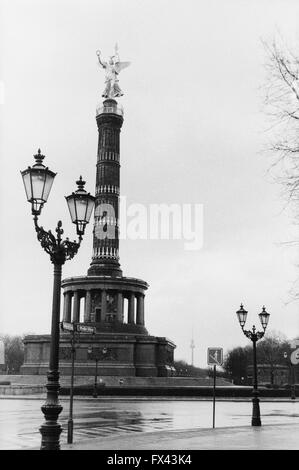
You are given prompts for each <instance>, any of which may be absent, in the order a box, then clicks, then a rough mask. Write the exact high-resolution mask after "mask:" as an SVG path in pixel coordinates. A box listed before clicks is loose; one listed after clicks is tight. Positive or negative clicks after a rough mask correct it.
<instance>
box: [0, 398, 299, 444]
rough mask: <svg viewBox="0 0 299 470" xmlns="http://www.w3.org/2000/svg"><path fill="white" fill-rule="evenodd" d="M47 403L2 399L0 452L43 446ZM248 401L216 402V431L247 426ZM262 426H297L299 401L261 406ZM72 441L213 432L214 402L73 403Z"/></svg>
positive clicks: (63, 421) (64, 416) (65, 402)
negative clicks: (43, 407)
mask: <svg viewBox="0 0 299 470" xmlns="http://www.w3.org/2000/svg"><path fill="white" fill-rule="evenodd" d="M43 401H44V400H28V399H27V400H25V399H22V398H20V399H9V398H6V399H1V400H0V448H1V449H22V448H28V447H34V446H35V447H37V448H38V447H39V445H40V434H39V427H40V425H41V424H42V422H43V415H42V413H41V410H40V407H41V405H42V404H43ZM62 405H63V411H62V413H61V415H60V420H59V421H60V424H61V425H62V427H63V432H62V435H61V442H64V443H65V442H66V437H67V421H68V406H69V403H68V400H62ZM251 411H252V404H251V403H250V402H228V401H225V402H224V401H222V402H221V401H218V402H216V427H227V426H249V425H250V421H251ZM261 414H262V423H263V424H275V423H279V424H283V423H294V424H295V423H297V424H298V423H299V405H298V402H281V403H277V402H276V403H275V402H261ZM73 418H74V442H78V441H79V440H80V441H82V440H84V439H90V438H95V437H101V436H113V435H115V436H116V435H118V436H119V435H122V434H129V433H132V434H134V433H146V432H155V431H163V430H165V431H167V430H179V429H187V428H188V429H192V428H193V429H194V428H211V427H212V402H211V401H195V400H194V401H184V400H179V401H178V400H174V401H172V400H167V401H156V400H155V401H147V400H146V401H138V400H136V401H133V400H130V401H124V400H120V401H117V400H113V401H109V399H105V401H104V400H103V399H98V400H95V401H92V400H75V401H74V416H73Z"/></svg>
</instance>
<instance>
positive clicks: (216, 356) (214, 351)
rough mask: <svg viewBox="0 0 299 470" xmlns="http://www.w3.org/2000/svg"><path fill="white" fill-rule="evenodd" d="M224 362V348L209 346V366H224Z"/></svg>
mask: <svg viewBox="0 0 299 470" xmlns="http://www.w3.org/2000/svg"><path fill="white" fill-rule="evenodd" d="M222 364H223V349H222V348H208V365H209V366H213V365H215V366H222Z"/></svg>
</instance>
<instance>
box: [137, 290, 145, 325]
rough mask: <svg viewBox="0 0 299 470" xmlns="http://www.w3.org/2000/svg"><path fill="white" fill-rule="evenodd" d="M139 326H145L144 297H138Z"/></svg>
mask: <svg viewBox="0 0 299 470" xmlns="http://www.w3.org/2000/svg"><path fill="white" fill-rule="evenodd" d="M136 323H137V325H144V295H138V296H137V315H136Z"/></svg>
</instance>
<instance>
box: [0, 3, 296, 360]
mask: <svg viewBox="0 0 299 470" xmlns="http://www.w3.org/2000/svg"><path fill="white" fill-rule="evenodd" d="M0 5H1V25H0V31H1V38H0V39H1V46H0V47H1V63H0V65H1V76H0V79H1V80H2V84H4V87H3V85H2V86H1V89H2V90H3V88H4V103H2V105H1V174H0V178H1V189H0V190H1V196H0V209H1V221H2V230H1V244H0V249H1V253H0V254H1V267H2V269H1V307H0V308H1V310H0V315H1V317H0V333H10V334H22V333H25V332H35V333H47V332H49V331H50V320H51V301H52V265H51V263H50V260H49V258H48V255H46V253H44V252H43V250H42V249H41V247H40V246H39V243H38V242H37V240H36V237H35V231H34V226H33V222H32V217H31V214H30V206H29V204H28V203H27V202H26V198H25V192H24V188H23V183H22V180H21V176H20V173H19V171H20V170H23V169H25V168H26V167H27V166H28V165H31V164H32V163H33V158H32V155H33V154H34V153H36V151H37V149H38V147H40V148H41V149H42V152H43V153H44V154H45V155H46V156H47V158H46V161H45V162H46V164H47V165H48V166H49V167H50V169H52V170H53V171H56V172H57V173H58V174H57V177H56V179H55V182H54V185H53V188H52V193H51V194H50V197H49V201H48V204H47V205H46V206H45V208H44V210H43V213H42V216H41V224H42V225H43V226H44V227H45V228H51V229H54V228H55V224H56V222H57V220H59V219H61V220H62V222H63V226H64V228H65V233H66V235H69V236H70V238H72V239H73V238H74V236H75V226H74V225H72V224H71V222H70V218H69V214H68V209H67V206H66V203H65V200H64V196H65V195H67V194H69V193H70V192H71V191H73V190H74V187H75V181H76V179H77V178H78V176H79V175H80V174H82V176H83V177H84V179H86V181H87V185H86V186H87V189H88V190H89V191H91V192H94V185H95V165H96V153H97V127H96V121H95V109H96V106H97V105H98V104H99V103H100V101H101V93H102V90H103V88H104V74H103V71H102V70H101V69H100V68H99V66H98V64H97V57H96V53H95V51H96V50H97V49H101V51H102V53H103V55H104V57H108V56H109V55H112V53H113V49H114V44H115V42H118V45H119V52H120V57H121V60H129V61H131V65H130V67H129V68H127V69H126V70H124V71H123V72H122V73H121V76H120V86H121V88H122V89H123V91H124V93H125V96H124V97H123V98H122V99H121V100H120V101H121V103H122V104H123V106H124V109H125V120H124V125H123V128H122V132H121V165H122V167H121V193H122V195H124V196H126V197H127V202H128V203H136V202H137V203H142V204H146V205H148V204H150V203H167V204H170V203H178V204H182V203H192V204H195V203H198V204H202V205H203V208H204V244H203V248H202V249H201V250H198V251H186V250H185V249H184V244H183V241H179V240H178V241H172V240H169V241H167V240H155V241H148V240H137V241H134V242H133V241H130V240H123V241H121V244H120V256H121V265H122V269H123V273H124V275H126V276H132V277H139V278H141V279H144V280H146V281H147V282H148V283H149V284H150V288H149V290H148V292H147V295H146V304H145V311H146V326H147V328H148V330H149V332H150V333H151V334H153V335H158V336H166V337H168V338H170V339H172V340H173V341H174V342H175V343H176V345H177V349H176V352H175V357H176V359H185V360H188V361H190V360H191V349H190V341H191V335H192V329H193V334H194V341H195V345H196V349H195V353H194V362H195V365H200V366H205V365H206V350H207V347H210V346H218V347H223V348H224V350H225V351H226V350H227V349H228V348H232V347H234V346H237V345H245V344H247V343H248V340H247V339H246V338H245V337H244V335H243V334H242V332H241V329H240V327H239V324H238V322H237V318H236V315H235V311H236V310H237V309H238V307H239V305H240V302H243V303H244V305H245V307H246V308H247V310H249V315H248V326H250V327H251V326H252V324H253V323H255V322H258V319H257V314H258V313H259V312H260V310H261V307H262V305H263V304H265V305H266V307H267V310H268V311H269V312H270V313H271V318H270V324H269V328H271V329H274V330H279V331H281V332H282V333H284V334H285V335H287V336H288V337H290V338H292V337H294V336H296V335H298V330H299V317H298V304H296V303H294V302H289V301H290V296H289V293H288V292H289V290H290V288H291V287H292V283H293V282H294V281H295V279H296V277H297V276H298V270H297V268H296V266H295V265H296V262H298V257H297V251H296V250H294V249H291V248H290V247H288V246H286V245H285V244H284V242H286V241H288V240H291V239H293V238H294V233H295V230H294V227H293V226H292V223H291V218H290V214H289V213H288V211H284V210H283V207H284V202H283V199H282V196H281V194H280V192H281V188H279V187H278V185H277V184H276V183H273V182H272V181H271V178H270V177H269V175H268V174H267V169H268V168H269V166H270V163H271V159H270V158H269V156H267V155H266V154H265V153H264V152H262V150H263V149H264V148H265V147H266V146H267V143H268V142H269V140H270V138H271V135H269V132H266V130H265V129H266V128H267V127H268V122H267V118H266V115H265V113H264V111H263V104H262V103H263V89H262V86H263V84H264V83H265V70H264V62H265V53H264V49H263V47H262V44H261V39H265V40H271V39H272V38H273V37H274V36H275V34H277V32H280V33H281V35H282V36H283V37H284V38H285V40H286V42H287V43H288V44H289V45H290V46H298V43H299V42H298V39H299V38H298V35H299V22H298V18H299V3H298V1H296V0H294V1H292V0H287V1H286V0H281V1H275V0H267V1H266V0H250V1H249V0H247V1H245V0H244V1H242V0H226V1H225V2H224V1H222V0H214V1H211V0H209V1H200V0H194V1H193V0H185V1H182V0H159V1H158V0H97V1H91V0H89V1H86V0H84V1H83V0H82V1H81V0H69V1H67V0H59V1H55V0H51V1H47V0H34V1H32V0H31V1H30V0H23V1H18V0H9V1H8V0H7V1H4V0H2V1H1V3H0ZM1 89H0V90H1ZM91 253H92V224H91V225H90V226H89V227H88V228H87V232H86V236H85V239H84V241H83V245H82V247H81V249H80V252H79V254H78V255H77V256H76V257H75V258H74V259H73V260H72V261H69V262H67V263H66V264H65V266H64V267H63V277H68V276H79V275H85V274H86V272H87V269H88V267H89V264H90V261H91Z"/></svg>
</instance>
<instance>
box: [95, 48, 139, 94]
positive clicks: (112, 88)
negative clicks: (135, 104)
mask: <svg viewBox="0 0 299 470" xmlns="http://www.w3.org/2000/svg"><path fill="white" fill-rule="evenodd" d="M96 54H97V56H98V60H99V64H100V66H101V67H102V68H103V69H104V70H105V83H106V86H105V90H104V91H103V94H102V96H103V97H104V98H117V97H119V96H123V92H122V90H121V89H120V86H119V84H118V81H119V80H118V76H119V74H120V72H121V71H122V70H123V69H125V68H126V67H128V66H129V65H130V63H131V62H120V60H119V54H118V46H117V44H115V52H114V55H113V56H110V57H109V61H107V62H106V61H105V60H103V59H102V58H101V51H97V52H96Z"/></svg>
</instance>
